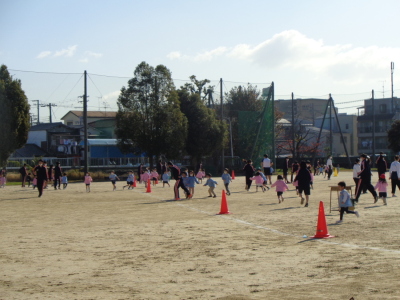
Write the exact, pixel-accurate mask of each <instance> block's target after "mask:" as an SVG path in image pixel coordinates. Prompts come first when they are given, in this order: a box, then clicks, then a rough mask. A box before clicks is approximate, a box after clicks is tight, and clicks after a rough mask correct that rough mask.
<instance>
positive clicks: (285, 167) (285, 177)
mask: <svg viewBox="0 0 400 300" xmlns="http://www.w3.org/2000/svg"><path fill="white" fill-rule="evenodd" d="M289 166H290V164H289V157H286V158H285V162H284V163H283V166H282V170H283V180H285V183H290V182H289V180H288V178H287V176H288V172H289Z"/></svg>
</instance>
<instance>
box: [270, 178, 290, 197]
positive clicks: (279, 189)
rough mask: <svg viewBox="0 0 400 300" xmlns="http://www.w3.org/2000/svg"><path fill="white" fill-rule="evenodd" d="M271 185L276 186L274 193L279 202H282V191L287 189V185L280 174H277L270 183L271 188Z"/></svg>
mask: <svg viewBox="0 0 400 300" xmlns="http://www.w3.org/2000/svg"><path fill="white" fill-rule="evenodd" d="M273 187H276V194H277V195H278V201H279V203H281V202H283V200H285V199H284V198H283V192H285V191H287V190H288V189H289V187H288V186H287V184H286V183H285V181H283V177H282V175H278V177H277V180H276V181H275V183H274V184H272V185H271V188H273Z"/></svg>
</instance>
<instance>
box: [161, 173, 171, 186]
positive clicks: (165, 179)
mask: <svg viewBox="0 0 400 300" xmlns="http://www.w3.org/2000/svg"><path fill="white" fill-rule="evenodd" d="M166 184H168V186H170V185H169V175H168V171H167V170H165V171H164V174H163V175H162V187H164V186H165V185H166Z"/></svg>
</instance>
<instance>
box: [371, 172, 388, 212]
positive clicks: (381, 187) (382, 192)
mask: <svg viewBox="0 0 400 300" xmlns="http://www.w3.org/2000/svg"><path fill="white" fill-rule="evenodd" d="M387 187H388V183H387V182H386V177H385V174H381V175H379V181H378V183H377V184H376V185H375V190H377V191H378V192H379V198H382V200H383V205H387V202H386V197H387ZM376 202H378V198H376V199H375V202H374V203H376Z"/></svg>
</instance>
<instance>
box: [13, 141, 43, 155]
mask: <svg viewBox="0 0 400 300" xmlns="http://www.w3.org/2000/svg"><path fill="white" fill-rule="evenodd" d="M45 155H48V153H47V152H46V151H44V150H43V149H42V148H40V147H39V146H37V145H36V144H25V146H23V147H22V148H20V149H18V150H15V151H14V153H13V154H12V157H33V156H45Z"/></svg>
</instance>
